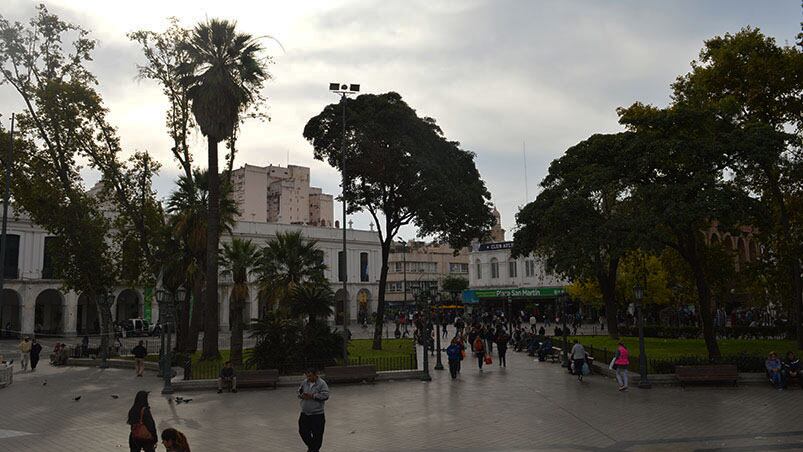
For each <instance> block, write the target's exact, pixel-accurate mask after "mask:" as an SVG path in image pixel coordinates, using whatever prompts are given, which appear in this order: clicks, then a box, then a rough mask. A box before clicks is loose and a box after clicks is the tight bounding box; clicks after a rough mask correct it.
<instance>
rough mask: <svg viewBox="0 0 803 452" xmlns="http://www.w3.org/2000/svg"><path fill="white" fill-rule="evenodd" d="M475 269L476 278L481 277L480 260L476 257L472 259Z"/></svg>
mask: <svg viewBox="0 0 803 452" xmlns="http://www.w3.org/2000/svg"><path fill="white" fill-rule="evenodd" d="M474 265H475V266H476V267H475V271H476V272H477V279H478V280H480V279H482V262H481V261H480V260H479V258H478V259H476V260H475V261H474Z"/></svg>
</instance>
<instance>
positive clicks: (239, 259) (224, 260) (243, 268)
mask: <svg viewBox="0 0 803 452" xmlns="http://www.w3.org/2000/svg"><path fill="white" fill-rule="evenodd" d="M258 255H259V250H258V249H257V246H256V245H254V244H253V243H252V242H251V241H250V240H243V239H240V238H236V237H235V238H233V239H232V241H231V243H224V244H223V250H222V252H221V254H220V265H221V267H222V268H223V271H222V274H224V275H231V277H232V281H233V283H234V284H233V285H232V287H231V296H230V302H229V323H230V327H231V363H232V364H233V365H235V366H240V365H242V363H243V308H244V306H245V300H247V299H248V273H250V272H251V269H252V268H254V265H256V262H257V257H258Z"/></svg>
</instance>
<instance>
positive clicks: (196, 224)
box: [166, 169, 237, 352]
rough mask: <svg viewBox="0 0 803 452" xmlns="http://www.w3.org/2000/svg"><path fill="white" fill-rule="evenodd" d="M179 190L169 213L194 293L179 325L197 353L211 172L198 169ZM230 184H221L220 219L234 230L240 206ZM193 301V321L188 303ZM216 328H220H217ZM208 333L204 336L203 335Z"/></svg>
mask: <svg viewBox="0 0 803 452" xmlns="http://www.w3.org/2000/svg"><path fill="white" fill-rule="evenodd" d="M176 185H177V189H176V191H174V192H173V193H172V194H171V195H170V197H169V198H168V200H167V209H166V210H167V212H168V214H170V218H169V220H168V221H169V225H170V227H171V229H172V230H173V234H174V235H175V237H176V238H178V239H179V240H180V241H181V244H182V246H181V250H182V252H183V253H184V255H183V256H182V261H183V265H184V272H185V274H186V279H185V282H184V286H185V287H186V288H187V290H189V291H190V292H191V294H192V301H191V300H190V299H188V300H187V306H186V307H187V309H182V310H181V311H179V312H180V314H181V317H180V319H179V324H180V325H183V326H184V328H183V331H184V332H185V333H186V334H185V337H182V338H181V340H179V339H177V340H176V342H180V343H181V344H182V345H183V348H179V349H180V350H182V351H185V352H195V350H196V349H197V347H198V334H199V332H200V330H201V329H202V326H203V319H204V309H203V306H204V296H203V295H204V292H203V287H204V282H205V271H206V259H207V256H206V249H207V248H206V245H207V219H208V210H209V177H208V172H206V171H201V170H197V169H196V170H195V171H193V178H192V179H189V178H188V177H186V176H181V177H179V179H178V181H177V182H176ZM230 187H231V186H230V185H229V184H223V185H222V186H221V194H222V199H221V201H220V218H221V224H222V229H223V230H224V231H226V232H229V233H230V232H231V228H232V226H233V225H234V219H235V217H236V215H237V205H236V204H235V202H234V200H233V199H232V198H231V196H230V194H231V188H230ZM191 303H192V304H193V309H192V319H191V320H190V309H189V305H190V304H191ZM216 328H217V327H216ZM204 336H205V335H204Z"/></svg>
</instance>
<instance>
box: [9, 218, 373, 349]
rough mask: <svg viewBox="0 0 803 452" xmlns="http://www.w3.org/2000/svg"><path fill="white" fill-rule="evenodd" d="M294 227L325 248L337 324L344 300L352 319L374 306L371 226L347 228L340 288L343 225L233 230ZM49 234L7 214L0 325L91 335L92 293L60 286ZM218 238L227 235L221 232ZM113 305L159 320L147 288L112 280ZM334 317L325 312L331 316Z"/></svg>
mask: <svg viewBox="0 0 803 452" xmlns="http://www.w3.org/2000/svg"><path fill="white" fill-rule="evenodd" d="M295 230H300V231H301V232H302V233H303V234H304V236H305V238H307V239H309V240H316V241H317V246H318V247H319V248H320V249H322V250H323V251H324V262H325V264H326V265H327V268H328V269H327V270H326V274H325V276H326V278H327V279H328V280H329V281H330V283H331V286H332V290H333V291H335V298H336V300H337V302H336V306H335V308H336V309H335V310H336V317H335V318H336V319H337V320H338V322H337V323H342V313H343V307H344V300H348V303H349V307H350V309H349V312H350V316H349V317H350V318H351V319H352V320H356V319H357V318H358V315H360V314H361V313H368V314H370V313H371V312H375V311H376V301H375V300H376V296H377V294H378V292H379V269H380V266H381V250H380V245H379V240H378V237H377V234H376V232H372V231H359V230H349V231H347V237H346V238H347V250H348V262H347V264H346V266H347V268H346V269H347V272H348V285H347V289H348V290H347V293H345V296H344V292H343V284H342V282H340V278H339V272H338V258H339V253H341V252H342V231H341V230H338V229H334V228H328V227H327V228H323V227H315V226H307V225H284V224H274V223H265V222H251V221H239V222H237V223H236V224H235V226H234V230H233V236H237V237H243V238H247V239H250V240H252V241H253V242H254V243H256V244H257V245H259V246H261V245H263V244H264V243H265V242H266V241H268V240H270V239H271V238H274V237H276V233H277V232H280V231H295ZM50 240H52V234H49V233H48V232H47V231H45V230H44V229H42V228H41V227H39V226H37V225H35V224H33V223H32V222H31V221H30V219H28V218H27V217H26V216H25V215H22V214H19V216H18V217H16V216H15V214H14V212H11V213H10V215H9V223H8V235H7V252H6V256H5V262H4V263H3V266H2V270H3V272H4V274H5V287H4V289H3V292H2V294H0V328H2V329H3V330H9V331H10V332H13V333H19V332H21V333H22V334H35V333H36V334H55V335H65V336H72V335H76V334H92V333H96V332H98V331H99V330H100V323H99V316H98V311H97V307H96V305H95V301H94V300H90V299H89V298H88V297H86V296H84V295H82V294H80V293H77V292H75V291H71V290H64V289H63V288H62V284H61V281H60V280H58V279H55V278H54V275H53V266H52V261H51V258H50V256H49V253H48V248H49V247H48V242H49V241H50ZM221 240H222V241H227V240H231V237H230V236H224V237H222V239H221ZM250 286H251V287H250V288H251V290H250V298H249V300H248V302H247V303H246V306H245V308H244V310H245V312H244V314H245V318H247V319H251V318H258V317H259V316H260V312H262V311H263V310H264V307H262V306H260V303H259V301H258V299H257V292H258V290H257V287H256V284H255V283H253V282H252V283H251V284H250ZM230 288H231V281H230V280H227V279H225V278H221V280H220V289H219V290H220V292H219V294H218V297H219V298H218V299H219V301H220V327H221V330H222V331H227V330H228V328H229V294H230V292H231V290H230ZM112 292H113V294H114V296H115V302H114V304H113V305H112V318H113V320H124V319H130V318H140V317H141V318H145V319H148V320H151V321H158V317H159V309H158V306H157V303H156V301H155V297H154V290H153V288H147V287H146V288H143V287H123V286H120V287H115V288H114V289H113V291H112ZM335 318H332V319H330V322H332V323H334V322H335Z"/></svg>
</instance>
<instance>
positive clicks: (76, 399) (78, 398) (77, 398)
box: [73, 396, 81, 402]
mask: <svg viewBox="0 0 803 452" xmlns="http://www.w3.org/2000/svg"><path fill="white" fill-rule="evenodd" d="M73 400H75V401H76V402H77V401H79V400H81V396H78V397H76V398H75V399H73Z"/></svg>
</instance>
